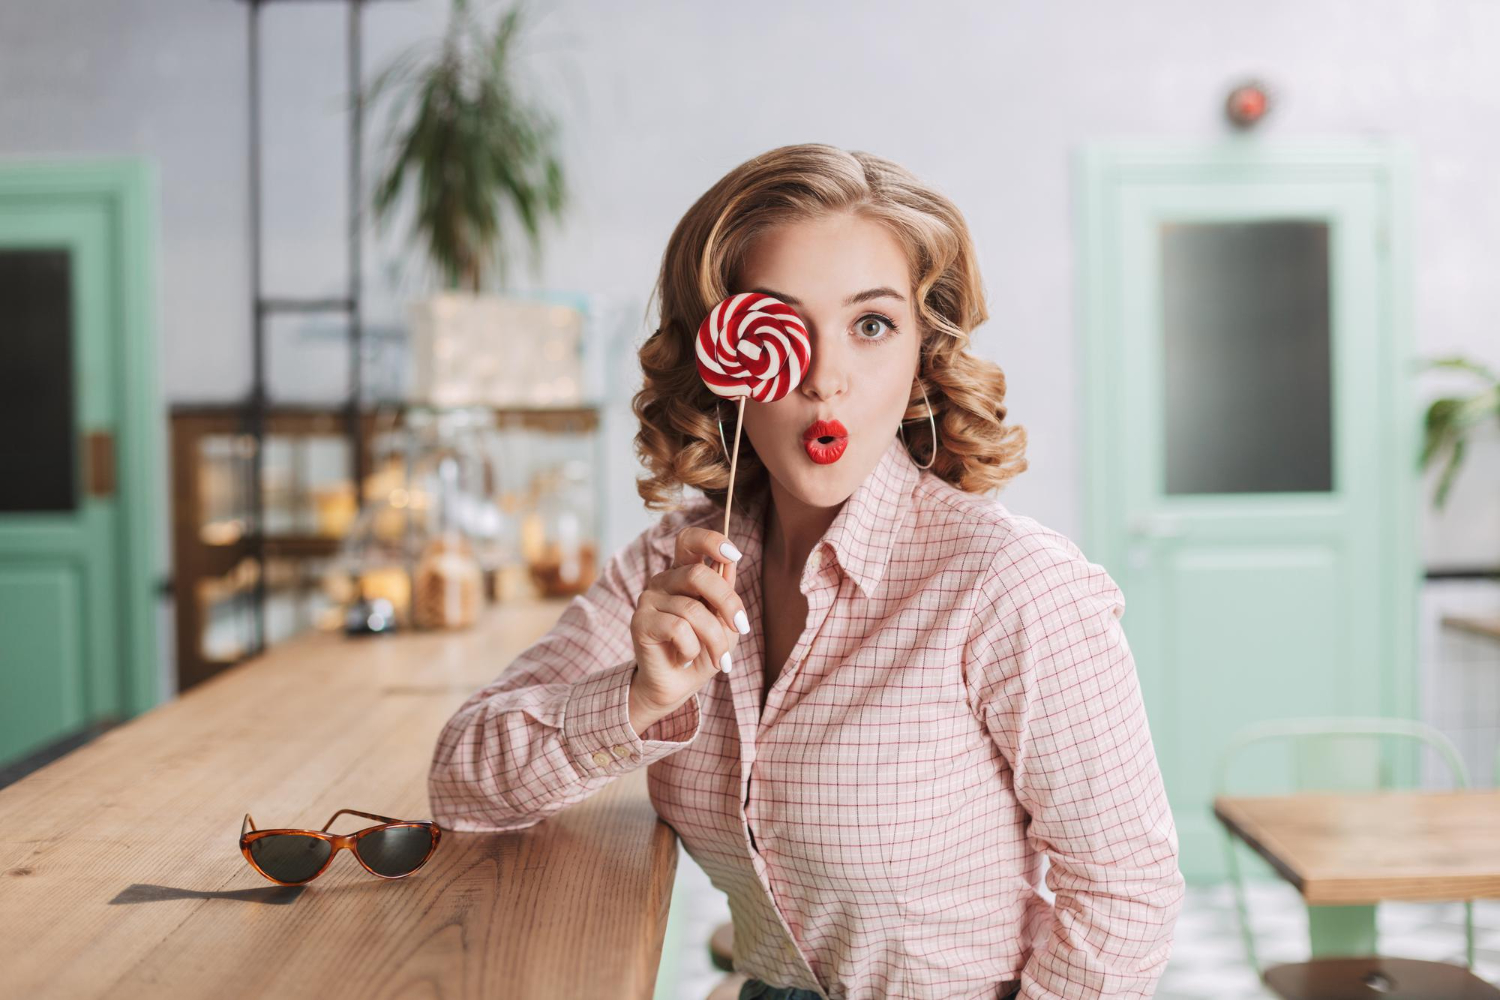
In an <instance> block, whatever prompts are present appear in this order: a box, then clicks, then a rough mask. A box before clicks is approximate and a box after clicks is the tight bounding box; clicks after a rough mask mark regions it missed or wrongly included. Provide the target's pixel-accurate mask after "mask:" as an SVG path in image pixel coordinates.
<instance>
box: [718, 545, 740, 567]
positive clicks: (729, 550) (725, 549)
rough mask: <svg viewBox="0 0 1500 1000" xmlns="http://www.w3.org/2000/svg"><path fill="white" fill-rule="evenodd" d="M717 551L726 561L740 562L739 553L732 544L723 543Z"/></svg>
mask: <svg viewBox="0 0 1500 1000" xmlns="http://www.w3.org/2000/svg"><path fill="white" fill-rule="evenodd" d="M719 551H720V552H722V553H724V558H726V559H733V560H734V561H735V562H739V561H740V556H741V552H740V550H739V549H737V548H735V547H734V543H733V542H725V543H724V544H723V545H720V546H719Z"/></svg>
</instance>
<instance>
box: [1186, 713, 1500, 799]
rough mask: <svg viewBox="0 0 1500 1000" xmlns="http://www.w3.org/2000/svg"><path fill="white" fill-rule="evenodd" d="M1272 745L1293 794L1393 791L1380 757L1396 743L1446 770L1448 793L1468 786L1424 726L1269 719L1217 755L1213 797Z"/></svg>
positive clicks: (1391, 763) (1453, 754) (1450, 750)
mask: <svg viewBox="0 0 1500 1000" xmlns="http://www.w3.org/2000/svg"><path fill="white" fill-rule="evenodd" d="M1278 741H1280V742H1285V743H1287V744H1288V750H1289V752H1290V761H1289V767H1290V774H1289V778H1290V783H1291V786H1292V788H1291V790H1293V791H1299V792H1310V791H1328V792H1358V791H1377V790H1380V789H1386V788H1391V787H1394V785H1395V775H1396V773H1397V768H1396V767H1395V759H1394V757H1393V755H1391V754H1389V753H1387V752H1385V751H1387V750H1388V749H1389V748H1391V747H1392V746H1394V745H1395V744H1398V743H1402V742H1406V743H1407V745H1410V744H1411V743H1413V742H1414V743H1416V744H1418V745H1420V746H1427V747H1430V748H1431V749H1432V750H1433V751H1434V752H1436V754H1437V756H1438V757H1439V758H1440V759H1441V760H1442V761H1443V762H1444V763H1445V764H1447V766H1448V775H1449V778H1450V779H1451V781H1452V782H1453V787H1454V788H1466V787H1468V784H1469V774H1468V769H1467V768H1466V767H1465V766H1464V762H1463V758H1462V756H1460V754H1459V752H1458V748H1457V747H1455V746H1454V745H1453V741H1452V740H1450V739H1448V737H1446V736H1444V735H1443V734H1442V733H1441V732H1439V731H1438V730H1436V729H1434V728H1433V727H1432V726H1429V725H1427V724H1426V723H1425V722H1418V721H1417V720H1415V719H1388V718H1360V717H1338V716H1335V717H1314V718H1303V719H1273V720H1270V721H1267V722H1260V723H1256V724H1254V725H1251V726H1247V727H1246V728H1244V729H1242V730H1240V731H1239V732H1237V733H1235V734H1234V736H1232V737H1231V738H1230V740H1229V743H1228V745H1227V746H1226V747H1225V748H1224V750H1223V752H1222V753H1220V755H1219V759H1218V762H1217V766H1216V767H1215V772H1214V794H1215V795H1224V794H1228V790H1229V789H1228V784H1229V769H1230V765H1231V764H1232V763H1233V761H1234V759H1235V758H1236V757H1238V756H1239V755H1240V754H1241V753H1242V752H1243V751H1244V750H1246V749H1247V748H1248V747H1250V746H1252V745H1254V744H1265V743H1271V742H1278ZM1497 766H1500V763H1497Z"/></svg>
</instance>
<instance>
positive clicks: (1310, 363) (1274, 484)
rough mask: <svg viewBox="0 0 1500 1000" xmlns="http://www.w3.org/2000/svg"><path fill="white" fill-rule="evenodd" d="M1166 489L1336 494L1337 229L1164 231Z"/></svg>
mask: <svg viewBox="0 0 1500 1000" xmlns="http://www.w3.org/2000/svg"><path fill="white" fill-rule="evenodd" d="M1161 254H1162V258H1161V260H1162V325H1163V330H1162V335H1163V338H1164V347H1165V366H1166V367H1165V371H1164V372H1163V376H1164V378H1163V386H1164V388H1165V392H1166V399H1165V401H1164V402H1165V406H1164V413H1165V418H1166V426H1165V428H1164V433H1165V438H1164V445H1165V457H1166V462H1165V465H1166V484H1165V488H1166V492H1167V493H1169V494H1173V493H1176V494H1181V493H1275V492H1310V491H1327V490H1331V489H1332V488H1333V462H1332V451H1333V427H1332V417H1333V412H1332V389H1331V382H1330V375H1331V369H1330V330H1329V301H1328V293H1329V287H1328V225H1327V223H1324V222H1317V221H1311V220H1279V221H1265V222H1207V223H1176V222H1173V223H1164V224H1163V225H1162V227H1161Z"/></svg>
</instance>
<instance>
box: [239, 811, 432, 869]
mask: <svg viewBox="0 0 1500 1000" xmlns="http://www.w3.org/2000/svg"><path fill="white" fill-rule="evenodd" d="M344 813H348V814H349V815H351V816H363V817H365V818H366V819H378V820H380V825H379V826H368V827H365V828H364V829H363V830H356V831H355V832H354V833H329V832H328V828H329V827H330V826H332V825H333V821H334V820H336V819H338V818H339V817H340V816H342V815H343V814H344ZM402 826H417V827H422V828H424V829H426V830H427V831H428V832H429V833H430V834H431V835H432V844H431V846H430V847H428V848H427V853H426V854H425V855H423V856H422V860H421V861H419V862H417V866H416V867H415V868H413V869H412V870H411V871H409V872H403V873H402V874H400V875H382V874H381V873H380V872H378V871H376V870H375V869H373V868H371V867H370V866H369V865H367V864H365V859H364V858H362V857H360V856H359V849H358V845H359V842H360V840H362V839H363V838H365V837H367V836H369V835H370V834H372V833H375V832H377V831H379V830H389V829H393V828H395V827H402ZM281 834H295V835H298V836H302V837H314V838H316V839H318V840H326V841H328V842H329V843H330V844H331V845H333V849H332V850H330V851H329V852H328V858H327V859H326V860H325V861H324V862H323V866H322V867H321V868H319V869H318V870H317V871H315V872H313V873H312V874H311V875H309V876H308V877H307V878H305V879H302V880H301V881H299V882H283V881H282V880H281V879H279V878H276V877H275V876H274V875H271V874H269V873H267V872H266V871H265V870H264V869H263V868H261V866H260V865H258V864H256V863H255V858H254V856H253V855H252V854H251V852H250V845H251V844H252V843H254V842H255V841H257V840H260V839H261V838H262V837H270V836H276V835H281ZM442 836H443V830H442V827H440V826H438V825H437V824H436V823H432V822H428V821H424V820H405V819H392V818H391V817H389V816H377V815H375V814H374V813H367V812H360V811H359V810H357V809H340V810H339V811H338V812H336V813H334V814H333V815H332V816H330V817H329V818H328V822H327V823H324V824H323V829H321V830H294V829H289V828H284V827H278V828H275V829H269V830H257V829H256V828H255V820H253V819H251V818H250V814H249V813H245V819H244V822H242V823H241V824H240V853H241V854H243V855H244V856H245V860H246V861H248V862H250V867H251V868H254V869H255V870H256V871H258V872H260V874H262V875H264V876H265V877H266V878H268V879H270V880H271V881H272V882H275V883H276V884H277V885H306V884H307V883H308V882H311V881H312V880H313V879H315V878H317V877H318V876H319V875H321V874H323V873H324V872H325V871H327V870H328V866H329V865H331V864H333V859H334V857H335V856H336V855H337V854H338V853H339V851H341V850H343V849H344V848H346V847H347V848H349V852H350V853H351V854H353V855H354V860H355V861H358V862H359V865H360V867H361V868H363V869H364V870H365V871H367V872H369V873H370V874H371V875H374V876H375V877H376V878H383V879H389V880H395V879H399V878H406V877H407V876H408V875H415V874H416V873H417V872H419V871H421V870H422V867H423V866H424V865H426V864H427V862H428V860H429V859H431V857H432V855H433V853H434V852H435V851H437V847H438V841H439V840H440V839H442Z"/></svg>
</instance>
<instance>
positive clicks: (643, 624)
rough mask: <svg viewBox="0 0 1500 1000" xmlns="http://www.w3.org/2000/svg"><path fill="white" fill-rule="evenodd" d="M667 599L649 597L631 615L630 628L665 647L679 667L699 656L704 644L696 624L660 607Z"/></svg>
mask: <svg viewBox="0 0 1500 1000" xmlns="http://www.w3.org/2000/svg"><path fill="white" fill-rule="evenodd" d="M662 600H665V599H664V598H656V599H648V600H647V601H646V602H644V603H643V605H642V607H641V608H640V609H639V610H637V611H636V613H635V615H634V616H633V617H632V618H631V622H630V628H631V631H632V632H634V633H635V635H636V636H637V638H639V639H640V641H641V642H642V643H644V644H647V645H656V646H663V647H666V649H667V651H668V656H669V658H670V659H671V660H672V662H673V663H676V664H678V665H679V666H686V665H687V664H689V663H691V662H693V661H694V660H696V659H698V657H699V655H700V654H701V653H702V652H703V651H704V650H703V643H702V642H701V641H700V640H699V639H698V632H697V630H696V629H694V628H693V624H692V622H691V621H689V620H688V619H687V618H685V617H683V616H682V615H678V614H675V613H673V612H671V611H669V610H666V609H664V608H662V607H660V606H659V604H660V602H661V601H662Z"/></svg>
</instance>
